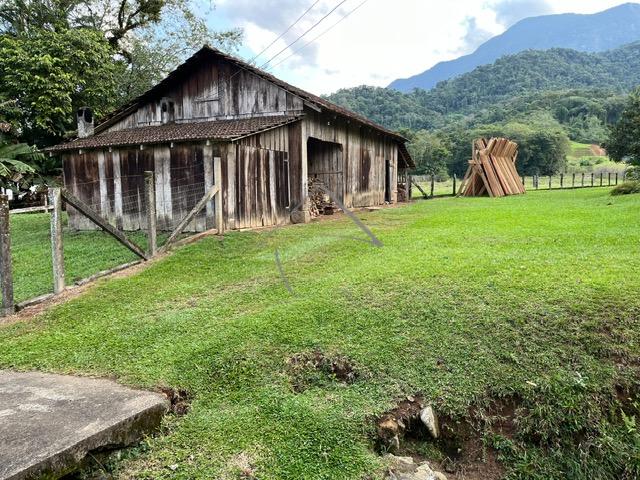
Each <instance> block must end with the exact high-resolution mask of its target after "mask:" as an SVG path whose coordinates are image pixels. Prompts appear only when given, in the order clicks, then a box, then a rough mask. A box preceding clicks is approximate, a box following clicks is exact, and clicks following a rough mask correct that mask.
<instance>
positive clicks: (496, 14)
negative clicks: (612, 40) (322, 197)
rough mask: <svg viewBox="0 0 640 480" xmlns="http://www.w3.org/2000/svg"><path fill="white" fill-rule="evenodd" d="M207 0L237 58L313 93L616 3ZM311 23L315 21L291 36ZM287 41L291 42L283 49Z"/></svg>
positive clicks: (412, 68)
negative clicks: (536, 20) (240, 34)
mask: <svg viewBox="0 0 640 480" xmlns="http://www.w3.org/2000/svg"><path fill="white" fill-rule="evenodd" d="M203 1H207V2H208V1H211V0H203ZM214 2H215V6H214V7H213V9H212V10H210V11H209V13H208V15H207V18H209V23H210V26H211V27H212V28H214V29H217V30H224V29H229V28H233V27H240V28H242V29H243V30H244V42H243V45H242V47H241V48H240V50H239V52H237V55H238V56H240V57H242V58H243V59H245V60H253V62H254V63H255V64H256V66H258V67H263V68H264V69H266V70H267V71H269V72H270V73H273V74H274V75H276V76H278V77H280V78H282V79H283V80H286V81H288V82H290V83H292V84H294V85H296V86H298V87H301V88H303V89H305V90H308V91H310V92H312V93H315V94H326V93H331V92H334V91H336V90H338V89H340V88H349V87H354V86H357V85H375V86H382V87H383V86H387V85H388V84H389V83H390V82H391V81H392V80H395V79H396V78H404V77H408V76H411V75H415V74H417V73H420V72H422V71H424V70H426V69H428V68H429V67H431V66H433V65H435V64H436V63H438V62H440V61H443V60H451V59H454V58H457V57H459V56H460V55H464V54H467V53H471V52H473V51H474V50H475V49H476V48H477V47H478V46H479V45H480V44H482V43H483V42H484V41H486V40H487V39H489V38H491V37H492V36H495V35H498V34H500V33H502V32H503V31H505V30H506V29H507V28H508V27H509V26H511V25H513V24H514V23H516V22H517V21H519V20H521V19H523V18H525V17H531V16H538V15H546V14H553V13H569V12H574V13H595V12H599V11H601V10H605V9H607V8H610V7H613V6H615V5H619V4H620V3H621V1H620V0H614V1H609V0H475V1H474V0H439V1H427V0H424V1H421V0H365V1H364V3H363V0H214ZM310 7H311V8H310ZM336 7H337V8H336ZM308 9H309V10H308ZM307 10H308V12H307V13H306V14H305V15H304V16H303V17H302V18H301V19H300V20H299V21H298V23H296V24H295V25H294V26H293V27H291V28H290V29H289V30H288V31H287V29H288V28H289V27H290V26H291V25H292V24H293V23H294V22H295V21H296V20H297V19H298V18H299V17H301V16H302V15H303V14H304V13H305V12H306V11H307ZM350 12H351V13H350ZM325 16H326V18H324V19H323V17H325ZM345 16H346V18H345ZM316 22H320V23H319V24H318V25H317V26H316V27H315V28H313V29H312V30H311V31H310V32H309V33H307V34H306V35H304V36H303V37H302V38H299V37H300V36H301V35H302V34H304V33H305V31H306V30H308V29H309V28H310V27H312V26H313V25H314V24H315V23H316ZM325 32H326V33H325ZM279 36H281V37H280V38H279V39H278V37H279ZM276 39H277V40H276ZM274 41H275V43H273V42H274ZM292 42H296V43H294V44H292V45H291V46H289V47H288V48H287V46H288V45H289V44H291V43H292ZM272 43H273V45H271V46H270V47H269V48H268V49H267V50H266V51H265V52H264V53H261V52H262V50H263V49H264V48H266V47H267V46H269V45H270V44H272ZM280 52H282V53H280ZM260 53H261V54H260ZM258 54H260V55H259V56H258V57H257V58H255V57H256V55H258ZM278 54H279V55H278ZM274 57H275V58H274ZM267 62H268V63H267Z"/></svg>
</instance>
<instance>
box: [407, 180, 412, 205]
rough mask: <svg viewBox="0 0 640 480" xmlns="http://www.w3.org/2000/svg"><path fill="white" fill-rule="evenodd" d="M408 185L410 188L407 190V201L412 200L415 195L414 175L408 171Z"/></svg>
mask: <svg viewBox="0 0 640 480" xmlns="http://www.w3.org/2000/svg"><path fill="white" fill-rule="evenodd" d="M407 185H408V186H409V189H408V190H407V202H410V201H411V197H412V196H413V176H412V175H410V174H408V173H407Z"/></svg>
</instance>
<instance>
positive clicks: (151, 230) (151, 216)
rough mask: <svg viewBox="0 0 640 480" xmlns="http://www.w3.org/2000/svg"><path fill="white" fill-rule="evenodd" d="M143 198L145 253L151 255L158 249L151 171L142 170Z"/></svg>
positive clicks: (154, 185)
mask: <svg viewBox="0 0 640 480" xmlns="http://www.w3.org/2000/svg"><path fill="white" fill-rule="evenodd" d="M144 198H145V200H146V202H147V211H146V214H147V243H148V245H147V253H148V254H149V256H150V257H153V256H154V255H155V254H156V253H157V251H158V233H157V230H158V225H157V218H156V180H155V176H154V174H153V172H150V171H145V172H144Z"/></svg>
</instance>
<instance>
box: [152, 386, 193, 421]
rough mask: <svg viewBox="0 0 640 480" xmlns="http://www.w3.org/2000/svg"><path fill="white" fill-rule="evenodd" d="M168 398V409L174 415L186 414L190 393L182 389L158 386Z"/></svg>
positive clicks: (189, 405) (189, 404)
mask: <svg viewBox="0 0 640 480" xmlns="http://www.w3.org/2000/svg"><path fill="white" fill-rule="evenodd" d="M160 391H161V392H162V393H164V394H165V395H166V396H167V399H168V400H169V404H170V406H169V410H170V411H171V412H172V413H174V414H176V415H186V414H187V413H189V410H190V409H191V400H192V395H191V394H190V393H189V392H188V391H186V390H184V389H176V388H171V387H160Z"/></svg>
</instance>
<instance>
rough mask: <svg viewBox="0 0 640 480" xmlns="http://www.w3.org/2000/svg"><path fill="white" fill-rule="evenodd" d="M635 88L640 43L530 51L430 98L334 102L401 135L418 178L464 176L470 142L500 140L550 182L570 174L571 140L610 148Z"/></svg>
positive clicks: (377, 93)
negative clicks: (611, 130) (612, 130)
mask: <svg viewBox="0 0 640 480" xmlns="http://www.w3.org/2000/svg"><path fill="white" fill-rule="evenodd" d="M637 85H640V42H637V43H633V44H629V45H626V46H623V47H621V48H618V49H615V50H611V51H608V52H602V53H583V52H578V51H575V50H568V49H552V50H547V51H535V50H530V51H526V52H522V53H519V54H516V55H508V56H505V57H503V58H501V59H499V60H498V61H496V62H495V63H493V64H491V65H486V66H482V67H478V68H476V69H475V70H474V71H472V72H470V73H467V74H465V75H462V76H460V77H457V78H454V79H452V80H448V81H446V82H441V83H439V84H438V85H437V86H436V88H434V89H432V90H429V91H427V90H420V89H416V90H414V91H413V92H411V93H401V92H398V91H396V90H392V89H385V88H377V87H368V86H362V87H356V88H351V89H345V90H339V91H337V92H336V93H334V94H332V95H330V96H329V97H328V99H329V100H331V101H333V102H335V103H338V104H340V105H343V106H345V107H347V108H350V109H352V110H355V111H357V112H359V113H361V114H363V115H365V116H367V117H369V118H371V119H373V120H374V121H377V122H379V123H381V124H382V125H384V126H386V127H388V128H391V129H395V130H402V131H403V132H404V133H405V135H406V136H407V137H409V138H410V139H411V140H412V144H411V146H410V149H411V150H412V153H413V155H414V156H415V157H416V159H417V162H418V169H417V171H418V172H421V173H439V172H444V171H445V170H448V171H449V172H458V173H460V172H461V171H464V168H465V165H466V160H467V157H468V149H469V144H470V141H471V138H473V137H474V136H477V135H481V134H492V135H494V134H495V135H508V136H510V137H512V138H514V139H516V140H517V141H519V143H520V144H521V149H520V152H521V157H520V158H521V163H520V165H521V167H522V169H523V173H526V174H534V173H541V174H549V173H555V172H557V171H560V170H563V169H564V168H565V166H566V163H565V151H566V149H568V145H569V140H573V141H577V142H581V143H601V142H603V141H604V140H605V138H606V136H607V128H608V126H609V125H611V124H613V123H615V122H617V120H618V119H619V117H620V114H621V112H622V110H623V107H624V104H625V100H626V98H627V95H628V93H629V92H630V91H631V90H632V89H633V88H634V87H635V86H637Z"/></svg>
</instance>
